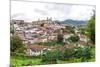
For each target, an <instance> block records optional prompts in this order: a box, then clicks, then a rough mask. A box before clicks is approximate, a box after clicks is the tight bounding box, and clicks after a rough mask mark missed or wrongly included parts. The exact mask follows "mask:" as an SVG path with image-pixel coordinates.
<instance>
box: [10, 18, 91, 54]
mask: <svg viewBox="0 0 100 67" xmlns="http://www.w3.org/2000/svg"><path fill="white" fill-rule="evenodd" d="M10 29H11V33H10V36H13V35H17V36H18V37H19V38H20V39H21V40H22V41H23V44H25V46H26V48H27V49H26V51H25V53H26V55H28V56H38V55H40V54H41V53H45V52H46V51H50V50H53V49H60V50H61V51H63V50H64V49H65V48H74V47H84V46H88V45H91V43H90V42H88V40H89V38H88V36H87V35H85V34H82V31H83V30H82V29H80V27H77V26H75V27H72V26H69V25H66V26H65V25H63V24H60V23H57V22H56V21H53V20H52V18H48V17H47V19H45V20H41V19H38V20H37V21H32V22H25V21H24V20H16V19H12V20H11V22H10ZM85 33H86V32H85ZM61 35H62V36H61ZM74 36H76V37H75V38H76V41H75V40H73V38H72V39H71V37H74ZM60 41H61V42H62V43H58V42H60ZM73 41H74V42H73ZM48 43H49V44H48ZM56 44H60V45H56Z"/></svg>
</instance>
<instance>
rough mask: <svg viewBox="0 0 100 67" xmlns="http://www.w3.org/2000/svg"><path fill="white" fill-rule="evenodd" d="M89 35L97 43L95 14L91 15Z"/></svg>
mask: <svg viewBox="0 0 100 67" xmlns="http://www.w3.org/2000/svg"><path fill="white" fill-rule="evenodd" d="M87 35H88V36H89V37H90V40H91V41H92V43H93V44H94V43H95V14H94V15H93V16H92V17H91V19H90V20H89V22H88V24H87Z"/></svg>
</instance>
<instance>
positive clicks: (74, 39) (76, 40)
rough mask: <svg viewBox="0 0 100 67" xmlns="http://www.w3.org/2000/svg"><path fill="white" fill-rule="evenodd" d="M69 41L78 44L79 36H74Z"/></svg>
mask: <svg viewBox="0 0 100 67" xmlns="http://www.w3.org/2000/svg"><path fill="white" fill-rule="evenodd" d="M68 41H69V42H72V43H76V42H78V41H79V36H77V35H72V36H71V37H69V38H68Z"/></svg>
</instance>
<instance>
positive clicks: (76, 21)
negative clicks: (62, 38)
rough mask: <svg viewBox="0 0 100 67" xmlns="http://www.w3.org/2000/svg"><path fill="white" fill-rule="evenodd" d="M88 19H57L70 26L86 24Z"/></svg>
mask: <svg viewBox="0 0 100 67" xmlns="http://www.w3.org/2000/svg"><path fill="white" fill-rule="evenodd" d="M87 22H88V21H83V20H72V19H67V20H64V21H59V23H61V24H65V25H70V26H80V25H86V24H87Z"/></svg>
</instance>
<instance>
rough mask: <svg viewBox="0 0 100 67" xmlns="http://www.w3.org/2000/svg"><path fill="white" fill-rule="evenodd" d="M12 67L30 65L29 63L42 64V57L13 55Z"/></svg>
mask: <svg viewBox="0 0 100 67" xmlns="http://www.w3.org/2000/svg"><path fill="white" fill-rule="evenodd" d="M10 62H11V67H13V66H16V67H17V66H28V65H40V64H41V59H38V58H34V59H32V58H22V57H11V60H10Z"/></svg>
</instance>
